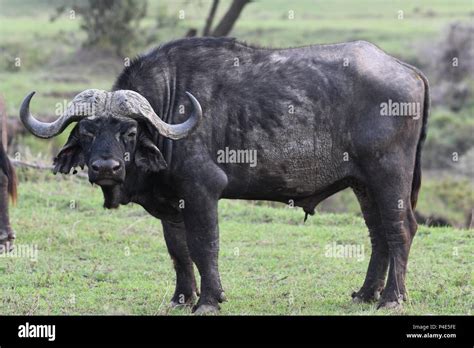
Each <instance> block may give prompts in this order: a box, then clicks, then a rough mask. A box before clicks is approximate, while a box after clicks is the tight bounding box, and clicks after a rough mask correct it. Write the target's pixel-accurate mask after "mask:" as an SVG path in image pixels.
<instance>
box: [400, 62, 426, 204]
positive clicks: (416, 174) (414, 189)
mask: <svg viewBox="0 0 474 348" xmlns="http://www.w3.org/2000/svg"><path fill="white" fill-rule="evenodd" d="M398 62H399V63H400V64H402V65H403V66H405V67H407V68H409V69H411V70H413V71H414V72H415V73H416V74H417V75H418V76H419V77H420V78H421V79H422V80H423V84H424V85H425V96H424V102H423V120H422V122H423V124H422V126H421V134H420V139H419V140H418V145H417V148H416V157H415V169H414V171H413V182H412V186H411V206H412V209H413V210H415V208H416V202H417V201H418V193H419V191H420V187H421V150H422V148H423V144H424V142H425V139H426V134H427V131H428V115H429V112H430V105H431V100H430V86H429V82H428V79H427V78H426V76H425V75H424V74H423V73H422V72H421V71H420V70H419V69H418V68H416V67H414V66H412V65H410V64H407V63H405V62H402V61H398Z"/></svg>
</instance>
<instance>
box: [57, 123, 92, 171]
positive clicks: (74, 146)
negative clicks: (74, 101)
mask: <svg viewBox="0 0 474 348" xmlns="http://www.w3.org/2000/svg"><path fill="white" fill-rule="evenodd" d="M53 165H54V168H53V173H54V174H56V173H58V172H59V173H63V174H69V172H70V171H71V168H74V167H81V169H84V165H85V159H84V154H83V152H82V147H81V144H80V141H79V128H78V126H77V125H76V126H75V127H74V129H73V130H72V132H71V134H70V135H69V138H68V140H67V142H66V144H64V146H63V148H62V149H61V151H59V153H58V155H57V156H56V157H55V158H54V160H53ZM73 174H76V171H75V170H74V172H73Z"/></svg>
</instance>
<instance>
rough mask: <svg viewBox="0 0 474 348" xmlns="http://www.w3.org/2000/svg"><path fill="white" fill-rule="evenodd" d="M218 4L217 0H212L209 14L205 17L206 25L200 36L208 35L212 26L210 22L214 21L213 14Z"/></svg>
mask: <svg viewBox="0 0 474 348" xmlns="http://www.w3.org/2000/svg"><path fill="white" fill-rule="evenodd" d="M218 5H219V0H214V1H213V2H212V7H211V11H210V12H209V16H208V17H207V19H206V25H205V27H204V30H203V31H202V36H208V35H209V33H210V31H211V27H212V22H213V21H214V16H215V15H216V10H217V6H218Z"/></svg>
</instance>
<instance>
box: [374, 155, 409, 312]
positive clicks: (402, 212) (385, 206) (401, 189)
mask: <svg viewBox="0 0 474 348" xmlns="http://www.w3.org/2000/svg"><path fill="white" fill-rule="evenodd" d="M397 163H403V162H402V161H397ZM406 172H408V171H406ZM382 173H383V172H382V171H380V172H379V173H378V175H377V177H375V178H373V181H372V183H373V184H374V187H373V189H372V190H371V192H374V197H375V199H376V201H377V206H378V207H379V211H380V216H381V218H382V225H383V229H384V231H385V236H386V240H387V245H388V251H389V271H388V278H387V283H386V285H385V289H384V291H383V293H382V296H381V298H380V300H379V303H378V308H381V307H385V308H395V307H398V306H399V305H400V304H401V303H402V301H403V300H405V299H406V288H405V276H406V270H407V263H408V254H409V252H410V247H411V243H412V240H413V237H414V235H415V233H416V229H417V224H416V220H415V217H414V214H413V210H412V207H411V181H410V180H407V177H406V175H405V174H404V172H398V173H397V172H395V171H393V170H392V171H385V173H386V174H385V175H383V174H382Z"/></svg>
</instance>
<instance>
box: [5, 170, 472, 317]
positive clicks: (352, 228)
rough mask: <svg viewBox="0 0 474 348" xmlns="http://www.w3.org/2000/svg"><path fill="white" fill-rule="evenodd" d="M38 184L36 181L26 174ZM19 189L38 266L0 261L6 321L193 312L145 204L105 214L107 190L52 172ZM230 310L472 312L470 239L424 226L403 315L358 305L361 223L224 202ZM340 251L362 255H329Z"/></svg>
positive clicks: (23, 238) (16, 213) (14, 213)
mask: <svg viewBox="0 0 474 348" xmlns="http://www.w3.org/2000/svg"><path fill="white" fill-rule="evenodd" d="M21 177H22V178H28V177H30V176H29V175H26V176H21ZM35 178H36V179H34V180H33V179H30V180H29V181H23V182H22V183H21V185H20V200H19V203H18V206H17V207H14V208H12V210H11V218H12V221H13V225H14V228H15V230H16V232H17V240H16V243H17V244H18V245H29V246H33V245H36V246H37V248H38V257H37V260H31V259H28V258H25V257H22V258H18V257H17V258H13V257H11V258H8V257H7V258H5V257H0V291H1V292H2V297H1V300H0V314H37V315H39V314H145V315H155V314H188V313H189V311H186V310H184V311H183V310H170V309H169V308H168V302H169V300H170V298H171V295H172V293H173V290H174V271H173V269H172V263H171V261H170V258H169V256H168V254H167V251H166V247H165V243H164V240H163V236H162V230H161V224H160V223H159V221H158V220H156V219H153V218H152V217H150V216H149V215H147V214H146V213H145V212H144V211H143V210H142V209H141V208H140V207H139V206H136V205H135V206H125V207H121V208H120V209H119V210H118V211H108V210H104V209H103V208H102V206H101V205H102V197H101V193H100V190H99V189H98V188H97V187H91V186H90V185H89V184H88V183H86V182H85V181H84V180H81V179H77V178H67V179H62V178H59V177H54V176H52V175H51V174H50V173H43V174H42V175H40V176H39V177H38V176H35ZM219 213H220V228H221V234H220V236H221V251H220V270H221V275H222V282H223V286H224V288H225V291H226V294H227V297H228V299H229V301H228V302H226V303H225V304H223V306H222V314H224V315H230V314H327V315H336V314H338V315H350V314H355V315H359V314H360V315H365V314H469V313H471V308H472V248H473V241H472V233H470V232H469V231H466V230H456V229H451V228H426V227H423V226H421V227H420V229H419V232H418V234H417V236H416V238H415V240H414V244H413V247H412V252H411V257H410V263H409V271H408V280H407V286H408V289H409V296H410V300H409V301H408V303H406V304H405V307H404V309H403V310H402V311H396V312H391V311H385V310H383V311H376V310H375V305H373V304H353V303H352V302H351V301H350V294H351V292H352V291H355V290H357V289H358V288H359V287H360V285H361V284H362V282H363V280H364V276H365V272H366V269H367V263H368V259H369V257H370V244H369V238H368V232H367V230H366V228H365V225H364V223H363V220H362V219H360V218H358V217H355V216H353V215H349V214H319V215H317V216H315V217H312V218H310V219H309V220H308V221H307V222H306V223H305V224H304V223H303V216H304V214H303V212H302V211H301V210H299V209H290V208H287V209H281V208H279V209H278V208H271V207H266V206H256V205H252V204H249V203H247V202H240V201H221V204H220V208H219ZM332 243H337V244H338V245H339V244H343V245H349V244H350V245H356V246H359V247H363V248H364V249H363V250H364V254H363V255H364V259H363V260H362V261H358V260H357V259H356V258H331V257H327V256H325V252H326V246H327V245H331V244H332Z"/></svg>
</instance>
